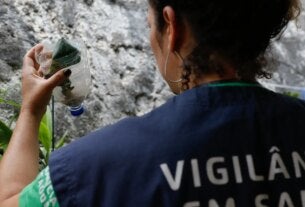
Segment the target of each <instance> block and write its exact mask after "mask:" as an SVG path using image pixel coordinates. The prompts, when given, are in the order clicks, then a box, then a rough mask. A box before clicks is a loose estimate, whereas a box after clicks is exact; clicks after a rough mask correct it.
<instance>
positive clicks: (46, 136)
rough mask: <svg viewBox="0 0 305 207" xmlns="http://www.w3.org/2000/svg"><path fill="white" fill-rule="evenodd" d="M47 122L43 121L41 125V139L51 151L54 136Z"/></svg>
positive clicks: (43, 144) (46, 148)
mask: <svg viewBox="0 0 305 207" xmlns="http://www.w3.org/2000/svg"><path fill="white" fill-rule="evenodd" d="M50 135H51V133H50V131H49V128H48V126H47V125H46V123H44V122H41V123H40V126H39V141H40V143H41V144H42V146H43V147H44V148H45V150H46V151H47V152H49V151H50V149H51V145H52V136H50Z"/></svg>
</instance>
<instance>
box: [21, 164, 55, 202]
mask: <svg viewBox="0 0 305 207" xmlns="http://www.w3.org/2000/svg"><path fill="white" fill-rule="evenodd" d="M29 206H30V207H59V204H58V201H57V198H56V195H55V192H54V188H53V186H52V182H51V177H50V171H49V167H47V168H46V169H44V170H43V171H41V172H40V173H39V175H38V176H37V177H36V179H35V180H34V181H33V182H32V183H31V184H29V185H28V186H26V187H25V188H24V189H23V191H22V192H21V194H20V197H19V207H29Z"/></svg>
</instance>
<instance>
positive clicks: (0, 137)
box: [0, 121, 13, 149]
mask: <svg viewBox="0 0 305 207" xmlns="http://www.w3.org/2000/svg"><path fill="white" fill-rule="evenodd" d="M12 134H13V131H12V130H11V129H10V128H9V127H8V126H6V124H5V123H3V122H2V121H0V147H3V148H4V149H6V147H7V145H8V143H9V141H10V139H11V136H12Z"/></svg>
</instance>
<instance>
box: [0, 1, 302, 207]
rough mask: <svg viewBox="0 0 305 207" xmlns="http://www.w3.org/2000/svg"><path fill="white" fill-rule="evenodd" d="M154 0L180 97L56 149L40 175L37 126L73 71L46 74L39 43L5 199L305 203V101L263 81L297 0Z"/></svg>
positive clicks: (0, 201) (159, 43)
mask: <svg viewBox="0 0 305 207" xmlns="http://www.w3.org/2000/svg"><path fill="white" fill-rule="evenodd" d="M149 5H150V6H149V11H148V22H149V26H150V41H151V47H152V50H153V53H154V55H155V57H156V60H157V64H158V67H159V69H160V72H161V74H162V75H163V77H164V79H165V80H166V81H167V82H168V84H169V86H170V87H171V89H172V91H173V92H174V93H176V94H178V96H176V97H174V98H173V99H171V100H169V101H168V102H167V103H166V104H164V105H163V106H161V107H160V108H158V109H156V110H153V111H152V112H151V113H148V114H146V115H145V116H142V117H138V118H128V119H125V120H122V121H120V122H119V123H117V124H115V125H112V126H108V127H106V128H104V129H101V130H98V131H96V132H93V133H91V134H89V135H88V136H86V137H84V138H82V139H79V140H78V141H75V142H74V143H72V144H70V145H68V146H67V147H65V148H62V149H61V150H59V151H57V152H55V153H53V154H52V157H51V159H50V163H49V167H48V168H47V169H45V170H44V171H43V172H41V173H40V174H39V175H38V176H37V174H38V142H37V134H38V125H39V122H40V120H41V117H42V115H43V113H44V112H45V109H46V105H47V103H48V101H49V99H50V96H51V92H52V89H53V88H54V87H55V86H56V85H59V84H60V83H61V82H62V81H63V80H65V78H66V77H68V76H69V75H70V74H71V71H70V70H67V71H59V72H58V73H56V74H55V75H54V76H52V77H51V78H49V79H48V80H45V79H43V78H40V77H39V74H40V73H39V66H38V65H37V63H36V62H35V60H34V54H35V51H36V50H38V49H39V47H41V46H36V47H34V48H33V49H31V50H30V51H29V52H28V53H27V55H26V56H25V58H24V65H23V75H22V77H23V80H22V84H23V91H22V95H23V103H22V108H21V113H20V117H19V119H18V122H17V126H16V129H15V131H14V134H13V137H12V140H11V143H10V145H9V148H8V150H7V152H6V154H5V156H4V157H3V159H2V161H1V163H0V186H2V187H1V189H0V206H4V207H5V206H18V202H19V206H61V207H64V206H82V207H83V206H106V207H110V206H111V207H114V206H120V207H122V206H132V207H134V206H141V207H143V206H155V207H161V206H166V207H169V206H183V207H201V206H209V207H216V206H226V207H235V206H261V207H263V206H304V205H305V191H304V189H305V186H304V184H303V183H304V176H305V156H304V149H305V140H304V135H303V130H302V127H304V125H305V103H304V102H302V101H301V100H297V99H293V98H289V97H284V96H281V95H278V94H275V93H273V92H270V91H268V90H266V89H264V88H263V87H261V86H260V85H259V84H258V83H257V82H256V78H258V77H269V75H270V73H269V72H268V71H266V70H265V69H264V68H263V66H264V65H265V61H264V53H265V51H266V49H267V48H268V46H269V43H270V41H271V40H272V38H275V37H278V35H279V34H280V33H281V32H282V31H283V28H285V26H286V25H287V23H288V22H289V21H290V20H291V19H294V18H295V17H296V16H297V15H298V12H299V2H298V1H297V0H256V1H253V0H232V1H227V0H192V1H183V0H149ZM41 100H43V101H41ZM17 152H18V154H20V153H22V154H23V156H21V157H15V155H16V154H17ZM36 176H37V177H36ZM35 177H36V178H35ZM33 180H34V181H33ZM3 186H5V188H4V187H3Z"/></svg>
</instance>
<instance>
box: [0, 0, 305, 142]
mask: <svg viewBox="0 0 305 207" xmlns="http://www.w3.org/2000/svg"><path fill="white" fill-rule="evenodd" d="M146 10H147V4H146V1H145V0H61V1H59V0H14V1H11V0H0V89H1V90H2V91H3V90H4V91H6V97H7V98H9V99H12V100H16V101H19V102H20V95H19V94H20V67H21V63H22V57H23V55H24V54H25V52H26V51H27V50H28V49H29V48H31V47H32V46H33V45H35V44H36V43H38V42H41V41H42V40H44V39H50V40H54V39H58V38H59V37H61V36H64V37H67V38H71V39H82V40H83V41H84V42H85V44H86V47H87V49H88V58H89V67H90V69H91V74H92V87H91V93H90V94H89V96H88V98H87V99H86V101H85V106H86V109H87V110H86V112H85V114H84V115H82V116H81V117H79V118H73V117H71V116H70V115H69V112H68V111H67V108H66V107H65V106H63V105H61V104H59V103H57V104H56V136H57V137H58V136H60V135H62V134H63V133H64V132H65V131H66V130H67V131H68V135H69V136H70V137H71V138H75V137H80V136H83V135H84V134H86V133H88V132H89V131H92V130H95V129H97V128H100V127H102V126H105V125H108V124H111V123H113V122H116V121H117V120H119V119H122V118H123V117H126V116H139V115H142V114H144V113H146V112H148V111H150V110H151V109H153V108H155V107H157V106H159V105H160V104H162V103H163V102H164V101H165V100H167V99H168V98H169V97H171V96H172V94H171V92H170V91H169V89H168V87H167V86H166V84H165V83H164V81H163V80H162V78H161V77H160V75H159V73H158V72H157V69H156V66H155V62H154V59H153V56H152V52H151V51H150V47H149V42H148V30H147V23H146ZM304 17H305V14H304V13H303V14H302V16H301V18H300V20H299V28H296V27H295V25H293V24H291V25H290V26H289V27H288V30H287V31H286V32H285V33H284V35H283V38H282V40H281V41H279V42H278V41H277V42H275V43H274V46H273V48H274V52H273V56H274V57H275V59H276V60H277V61H278V62H279V65H278V68H279V70H278V72H276V73H275V78H274V79H273V81H274V82H278V83H286V84H290V85H299V86H305V82H304V73H305V35H304V32H305V18H304ZM0 110H1V113H0V119H1V120H5V121H6V122H8V121H9V120H10V119H11V117H12V114H13V113H12V108H11V107H9V106H6V105H0Z"/></svg>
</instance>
